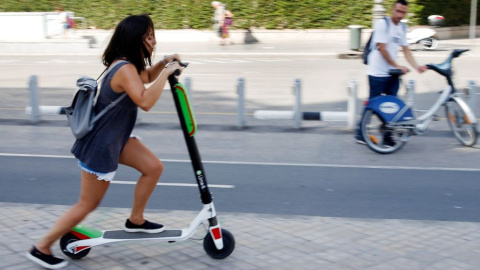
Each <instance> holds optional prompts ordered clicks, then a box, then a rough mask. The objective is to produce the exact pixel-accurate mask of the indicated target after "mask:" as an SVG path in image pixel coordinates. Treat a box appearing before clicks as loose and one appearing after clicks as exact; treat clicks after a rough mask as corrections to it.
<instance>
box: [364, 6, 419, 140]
mask: <svg viewBox="0 0 480 270" xmlns="http://www.w3.org/2000/svg"><path fill="white" fill-rule="evenodd" d="M407 11H408V2H407V1H405V0H397V1H396V2H395V3H394V5H393V8H392V11H391V13H392V14H391V15H390V17H385V19H378V20H377V21H376V23H375V27H374V32H373V37H372V45H371V46H373V47H372V51H371V52H370V54H369V55H368V61H367V62H368V65H367V74H368V83H369V86H370V95H369V99H371V98H374V97H377V96H380V95H391V96H396V95H397V92H398V89H399V87H400V78H399V76H392V75H389V71H390V69H400V70H401V71H402V73H403V74H406V73H408V72H409V71H410V70H409V69H408V68H407V67H405V66H401V65H400V64H398V63H397V55H398V50H399V48H401V49H402V51H403V54H404V55H405V58H406V59H407V61H408V63H409V64H410V65H411V66H412V67H413V68H414V69H415V70H416V71H417V72H419V73H423V72H424V71H425V70H426V69H427V67H426V66H419V65H418V64H417V63H416V62H415V59H414V58H413V55H412V52H411V51H410V49H409V47H408V42H407V28H406V27H405V25H404V24H403V23H402V22H400V21H401V20H402V19H403V18H405V15H406V14H407ZM362 120H363V113H362V119H361V120H360V123H359V124H358V127H357V132H356V135H355V141H356V142H357V143H359V144H366V142H365V139H364V138H363V134H362V131H361V128H360V125H361V123H362ZM384 144H385V145H387V146H388V145H393V144H394V142H393V141H392V139H391V134H388V133H387V135H386V137H385V138H384Z"/></svg>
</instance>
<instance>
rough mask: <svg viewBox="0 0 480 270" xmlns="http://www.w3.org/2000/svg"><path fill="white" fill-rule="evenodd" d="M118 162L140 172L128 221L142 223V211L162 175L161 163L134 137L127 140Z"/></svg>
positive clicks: (143, 220)
mask: <svg viewBox="0 0 480 270" xmlns="http://www.w3.org/2000/svg"><path fill="white" fill-rule="evenodd" d="M120 163H121V164H124V165H127V166H130V167H132V168H135V169H136V170H138V171H139V172H140V173H141V174H142V175H141V176H140V178H139V179H138V182H137V185H136V187H135V193H134V196H133V206H132V213H131V214H130V221H131V222H132V223H134V224H138V225H140V224H143V223H144V222H145V218H144V217H143V212H144V210H145V207H146V206H147V202H148V199H149V198H150V195H152V192H153V190H154V189H155V187H156V185H157V183H158V179H159V178H160V176H161V175H162V172H163V164H162V162H161V161H160V160H159V159H158V157H157V156H155V154H153V153H152V152H151V151H150V150H149V149H148V148H147V147H146V146H145V145H143V144H142V143H141V142H140V141H139V140H138V139H136V138H130V139H129V140H128V141H127V144H126V145H125V147H124V148H123V151H122V154H121V155H120Z"/></svg>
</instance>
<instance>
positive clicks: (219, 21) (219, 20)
mask: <svg viewBox="0 0 480 270" xmlns="http://www.w3.org/2000/svg"><path fill="white" fill-rule="evenodd" d="M212 7H213V8H214V9H215V11H214V13H213V32H214V33H215V35H216V36H218V37H219V38H221V37H222V26H223V16H224V15H223V14H224V12H225V5H224V4H222V3H221V2H219V1H213V2H212Z"/></svg>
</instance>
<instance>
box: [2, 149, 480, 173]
mask: <svg viewBox="0 0 480 270" xmlns="http://www.w3.org/2000/svg"><path fill="white" fill-rule="evenodd" d="M0 157H44V158H74V157H73V156H66V155H38V154H15V153H0ZM161 160H162V161H163V162H178V163H190V160H180V159H163V158H162V159H161ZM203 163H205V164H231V165H258V166H292V167H324V168H350V169H379V170H416V171H463V172H480V169H478V168H448V167H413V166H370V165H344V164H308V163H281V162H280V163H275V162H245V161H203Z"/></svg>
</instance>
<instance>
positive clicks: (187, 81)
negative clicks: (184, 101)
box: [185, 77, 193, 105]
mask: <svg viewBox="0 0 480 270" xmlns="http://www.w3.org/2000/svg"><path fill="white" fill-rule="evenodd" d="M185 88H187V95H188V100H189V101H190V105H193V97H192V78H190V77H186V78H185Z"/></svg>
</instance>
